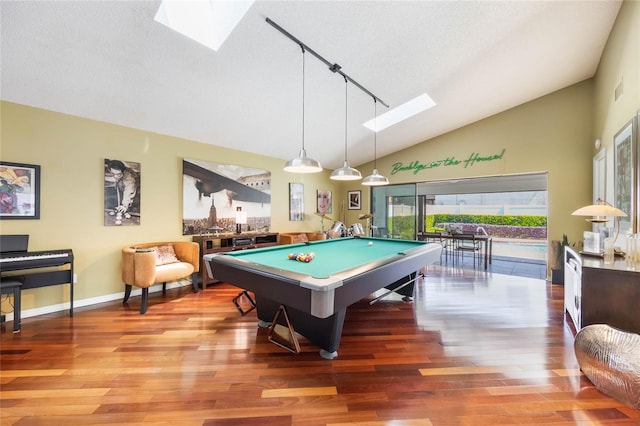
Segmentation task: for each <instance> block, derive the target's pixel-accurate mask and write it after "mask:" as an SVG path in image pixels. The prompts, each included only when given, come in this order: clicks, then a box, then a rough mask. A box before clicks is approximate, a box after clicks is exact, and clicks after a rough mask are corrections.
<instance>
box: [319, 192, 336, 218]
mask: <svg viewBox="0 0 640 426" xmlns="http://www.w3.org/2000/svg"><path fill="white" fill-rule="evenodd" d="M316 199H317V200H318V201H317V203H316V213H318V214H320V215H325V214H331V213H332V212H333V203H332V200H331V191H329V190H328V189H318V190H317V191H316Z"/></svg>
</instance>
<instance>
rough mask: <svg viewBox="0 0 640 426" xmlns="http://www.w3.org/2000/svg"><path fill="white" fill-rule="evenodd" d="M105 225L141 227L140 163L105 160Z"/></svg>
mask: <svg viewBox="0 0 640 426" xmlns="http://www.w3.org/2000/svg"><path fill="white" fill-rule="evenodd" d="M104 225H105V226H131V225H140V163H135V162H133V161H124V160H116V159H105V160H104Z"/></svg>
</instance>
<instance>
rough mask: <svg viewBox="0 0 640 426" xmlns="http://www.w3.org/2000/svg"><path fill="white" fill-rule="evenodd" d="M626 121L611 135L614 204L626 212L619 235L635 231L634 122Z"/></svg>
mask: <svg viewBox="0 0 640 426" xmlns="http://www.w3.org/2000/svg"><path fill="white" fill-rule="evenodd" d="M634 121H635V120H631V121H629V122H627V123H626V124H625V125H624V126H623V127H622V129H620V131H618V133H616V134H615V135H614V137H613V191H614V206H615V207H617V208H618V209H620V210H622V211H623V212H625V213H626V214H627V217H621V218H620V222H619V227H620V228H619V229H620V235H626V234H627V233H629V232H636V229H635V228H636V220H635V215H636V213H637V212H636V198H637V185H636V184H635V183H636V182H637V179H638V177H637V163H636V161H637V159H636V158H637V152H636V145H637V143H636V140H635V135H634V133H633V130H634V124H633V122H634Z"/></svg>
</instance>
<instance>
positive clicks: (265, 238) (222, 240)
mask: <svg viewBox="0 0 640 426" xmlns="http://www.w3.org/2000/svg"><path fill="white" fill-rule="evenodd" d="M193 241H195V242H197V243H198V244H200V282H201V286H202V288H203V289H204V288H206V286H207V285H209V284H211V283H215V282H217V280H216V279H215V277H210V276H209V274H208V273H207V268H206V265H205V263H204V260H203V259H202V257H203V256H204V255H205V254H209V253H220V252H229V251H235V250H247V249H253V248H258V247H269V246H275V245H277V244H278V234H277V233H263V234H258V233H242V234H220V235H194V236H193Z"/></svg>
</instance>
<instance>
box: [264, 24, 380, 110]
mask: <svg viewBox="0 0 640 426" xmlns="http://www.w3.org/2000/svg"><path fill="white" fill-rule="evenodd" d="M266 21H267V23H268V24H269V25H271V26H272V27H273V28H275V29H276V30H278V31H280V32H281V33H282V34H284V35H285V36H287V37H288V38H289V39H291V40H292V41H293V42H294V43H296V44H298V45H299V46H300V48H301V49H302V50H303V52H304V51H305V50H306V51H307V52H309V53H311V54H312V55H313V56H315V57H316V58H318V59H319V60H320V61H321V62H323V63H324V64H325V65H326V66H327V67H328V68H329V71H331V72H333V73H338V74H340V75H341V76H342V77H344V78H345V80H347V81H349V82H350V83H351V84H353V85H354V86H356V87H357V88H358V89H360V90H362V91H363V92H365V93H366V94H367V95H369V96H371V97H373V99H375V100H376V101H378V102H380V103H381V104H382V105H384V106H386V107H387V108H389V105H387V104H386V103H385V102H384V101H383V100H382V99H380V98H379V97H377V96H376V95H374V94H373V93H371V92H370V91H369V90H367V89H366V88H364V87H363V86H362V85H361V84H360V83H358V82H357V81H355V80H354V79H352V78H351V77H349V76H348V75H347V74H345V73H344V72H343V71H342V67H341V66H340V65H338V64H337V63H331V62H329V61H327V60H326V59H325V58H323V57H322V56H321V55H319V54H318V53H317V52H316V51H314V50H313V49H311V48H310V47H309V46H307V45H306V44H304V43H303V42H301V41H300V40H298V39H297V38H296V37H294V36H293V35H291V34H290V33H289V32H288V31H287V30H285V29H284V28H282V27H281V26H280V25H278V24H276V23H275V22H273V21H272V20H271V19H269V18H266Z"/></svg>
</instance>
